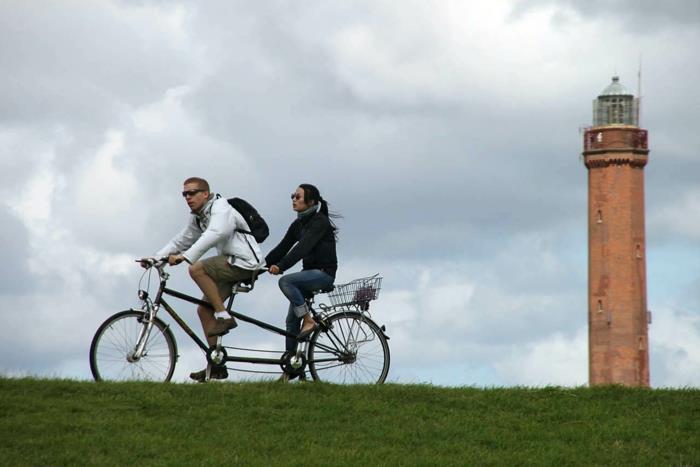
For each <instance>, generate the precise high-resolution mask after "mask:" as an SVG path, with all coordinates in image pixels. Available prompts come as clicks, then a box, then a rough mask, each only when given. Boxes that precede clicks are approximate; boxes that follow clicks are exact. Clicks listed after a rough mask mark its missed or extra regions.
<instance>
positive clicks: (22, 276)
mask: <svg viewBox="0 0 700 467" xmlns="http://www.w3.org/2000/svg"><path fill="white" fill-rule="evenodd" d="M0 225H1V226H2V229H0V244H2V245H3V257H2V270H1V271H0V298H1V297H2V296H3V295H22V294H24V293H26V292H27V291H28V290H31V289H33V288H34V285H35V284H34V280H33V278H32V275H31V274H30V273H29V270H28V268H27V258H28V257H29V232H28V231H27V228H26V227H25V226H24V223H23V222H22V220H21V219H20V218H19V217H17V215H15V214H14V213H12V212H11V211H10V210H8V209H7V208H0Z"/></svg>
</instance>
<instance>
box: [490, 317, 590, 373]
mask: <svg viewBox="0 0 700 467" xmlns="http://www.w3.org/2000/svg"><path fill="white" fill-rule="evenodd" d="M494 366H495V368H496V370H497V371H498V374H499V376H500V377H501V378H502V379H503V381H504V383H505V384H507V385H511V384H518V385H527V386H552V385H554V386H581V385H584V384H586V383H587V382H588V331H587V330H586V329H585V328H580V329H578V330H577V331H576V333H575V334H573V335H564V334H560V333H556V334H554V335H551V336H548V337H547V338H545V339H542V340H540V341H537V342H533V343H527V344H525V345H522V344H521V345H518V346H513V347H512V348H511V350H510V352H509V355H508V356H507V357H506V358H504V359H503V360H501V361H498V362H495V365H494Z"/></svg>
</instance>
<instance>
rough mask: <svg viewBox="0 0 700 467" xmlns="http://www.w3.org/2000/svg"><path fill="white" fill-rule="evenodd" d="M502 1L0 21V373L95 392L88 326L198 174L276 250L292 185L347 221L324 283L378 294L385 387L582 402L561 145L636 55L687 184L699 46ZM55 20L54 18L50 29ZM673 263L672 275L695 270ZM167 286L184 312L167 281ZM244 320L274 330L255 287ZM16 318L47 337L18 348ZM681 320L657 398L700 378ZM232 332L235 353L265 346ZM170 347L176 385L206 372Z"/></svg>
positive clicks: (574, 262)
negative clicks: (330, 280) (423, 386)
mask: <svg viewBox="0 0 700 467" xmlns="http://www.w3.org/2000/svg"><path fill="white" fill-rule="evenodd" d="M512 5H514V3H513V2H508V1H505V0H499V1H497V2H491V3H489V4H488V5H487V4H479V5H475V4H469V3H465V2H458V1H435V2H423V1H414V2H406V3H400V4H399V3H397V2H391V1H387V2H378V1H372V2H359V3H358V2H355V3H353V4H351V5H350V4H346V5H339V4H337V3H330V2H317V3H313V2H312V3H309V4H305V6H304V7H299V5H297V4H296V3H294V2H288V3H285V2H277V3H275V4H274V5H273V4H270V5H268V4H264V3H258V4H256V3H240V4H236V5H235V6H231V4H230V3H227V2H221V3H218V4H217V3H207V4H201V5H199V4H197V5H195V4H188V5H187V6H181V5H172V4H167V3H155V4H153V3H147V4H145V5H142V4H138V5H137V4H134V3H127V4H124V3H118V2H112V3H99V4H95V5H92V6H90V7H88V6H86V5H84V4H80V3H75V4H73V3H68V4H61V5H58V4H57V5H54V6H52V7H49V8H48V9H41V11H39V10H36V9H35V8H30V7H27V6H24V5H23V4H20V3H14V4H12V3H11V2H10V3H6V4H3V5H2V6H0V9H2V10H3V15H2V16H3V17H7V18H9V20H8V24H9V25H14V26H13V27H8V28H5V29H3V30H2V31H1V32H0V36H2V37H0V39H2V40H0V52H1V53H0V57H2V58H1V59H0V60H1V61H2V63H3V64H5V68H6V69H9V70H13V73H11V74H9V75H8V74H6V76H4V78H0V81H2V84H3V86H0V88H1V89H3V90H4V91H2V92H0V104H2V105H1V107H2V108H3V109H7V111H6V112H4V113H3V114H2V115H0V167H1V168H2V174H0V179H2V181H3V184H2V185H1V186H0V194H2V197H3V207H4V208H5V209H10V210H12V212H13V213H16V214H17V216H19V222H21V223H22V224H23V225H24V226H26V235H27V237H28V238H27V242H24V243H27V244H28V246H27V247H26V258H24V261H25V262H26V263H27V264H29V265H30V266H31V268H30V273H31V274H30V276H29V277H27V278H26V279H24V278H23V282H27V283H28V284H31V286H30V290H31V293H30V294H29V296H23V297H21V299H20V298H18V293H19V292H17V293H15V292H13V291H12V290H10V292H8V293H7V294H6V295H3V296H2V303H3V312H4V314H3V316H2V320H3V322H2V324H3V326H0V329H2V331H0V333H2V339H1V340H0V341H2V342H3V343H11V344H12V345H20V344H19V343H23V344H22V345H26V343H27V342H28V343H31V347H32V348H33V350H32V351H31V352H27V353H26V355H20V356H19V357H20V358H14V359H12V360H10V359H8V357H6V356H3V357H0V359H1V360H0V371H9V372H11V373H12V374H15V373H16V372H17V371H20V370H17V369H16V367H15V366H13V365H21V366H22V367H23V368H37V369H38V370H37V371H40V372H42V373H43V374H51V375H54V374H55V373H59V374H65V375H66V376H71V375H75V374H80V375H85V374H86V373H85V369H86V365H87V363H86V362H87V360H86V353H87V345H88V343H89V340H90V338H91V337H92V333H93V332H94V330H95V329H96V327H97V325H98V324H99V323H100V322H101V321H102V320H103V319H104V318H105V317H106V316H107V315H108V314H111V313H113V312H115V311H117V310H119V309H123V308H126V307H128V306H129V305H131V304H133V302H134V300H135V298H134V297H135V295H134V291H135V288H136V283H137V281H138V274H139V271H138V268H137V267H136V266H135V265H134V263H133V262H132V260H133V258H134V257H135V256H137V255H138V254H146V253H149V252H152V251H153V250H155V249H157V248H158V247H160V246H161V245H162V244H163V243H164V242H165V241H167V239H168V238H169V236H171V235H172V234H174V233H175V232H176V231H177V229H179V228H181V226H182V223H183V222H184V221H185V218H186V215H187V211H186V209H185V206H184V204H183V203H182V199H181V198H180V197H179V195H178V192H179V190H180V184H181V182H182V180H184V178H186V177H188V176H191V175H202V176H205V177H208V178H209V179H210V182H211V183H212V185H213V186H215V187H216V190H217V191H221V192H222V193H223V194H227V195H228V194H229V193H230V194H238V195H243V196H244V197H248V198H250V199H251V200H252V201H253V202H254V203H255V204H256V206H258V207H259V208H260V209H261V211H262V212H263V213H264V214H265V215H266V217H267V218H268V221H270V223H271V227H272V230H273V232H274V233H273V237H272V238H271V239H270V240H268V243H266V244H265V245H264V247H265V249H266V250H269V248H271V247H272V246H273V245H274V243H275V242H276V241H277V240H278V239H279V237H280V236H281V235H282V233H283V232H284V229H285V228H286V226H287V225H288V222H290V221H291V219H292V218H293V213H291V212H290V211H289V207H288V193H289V190H291V189H293V187H294V185H293V184H295V183H299V182H300V181H302V180H303V181H307V180H310V181H312V182H314V181H315V182H316V183H317V184H318V185H320V186H322V187H323V189H324V194H325V193H327V194H328V198H329V199H330V200H331V202H333V203H334V206H335V207H339V208H340V210H341V212H343V213H345V214H346V215H347V217H346V219H344V220H343V221H342V223H341V229H342V230H341V243H340V244H339V251H340V253H341V256H340V259H341V269H340V273H339V281H345V280H349V279H352V278H354V277H359V276H362V275H369V274H372V273H375V272H382V273H383V274H384V277H385V280H384V290H383V291H382V293H381V295H380V300H379V301H377V302H376V303H375V304H373V307H372V314H373V316H374V317H375V318H376V320H377V321H378V322H379V323H380V324H386V325H387V329H388V333H389V335H390V336H391V338H392V339H391V341H390V344H391V347H392V357H393V358H392V360H393V366H392V372H391V374H390V379H392V380H398V381H401V382H407V381H426V380H430V381H432V382H434V383H437V384H476V385H480V384H537V385H540V384H565V385H571V384H582V383H583V382H585V374H586V372H585V351H582V350H581V349H582V347H584V348H585V339H584V337H583V335H584V333H583V330H582V329H583V326H584V325H585V319H586V304H585V299H586V289H585V280H586V279H585V239H584V237H585V207H584V204H585V192H584V190H585V169H584V168H583V166H582V165H581V164H580V163H579V162H578V161H577V155H578V153H579V151H580V145H579V143H580V138H579V136H578V135H577V134H576V126H577V125H578V124H584V123H585V122H587V121H589V119H590V100H591V99H592V98H593V97H595V93H597V92H598V91H599V90H600V89H602V88H603V87H604V86H605V85H606V84H607V82H608V79H609V75H611V74H612V73H613V72H614V68H615V63H616V62H617V63H618V68H619V70H618V71H620V74H621V75H622V76H623V81H624V82H625V83H626V84H627V85H628V86H629V87H633V84H632V81H633V77H634V75H635V73H636V66H637V60H638V51H639V50H640V49H643V50H644V60H645V67H646V68H645V70H648V71H647V72H646V73H647V75H646V76H647V80H646V83H647V84H646V86H647V87H646V88H645V94H646V95H647V97H646V98H647V100H646V103H647V106H646V107H645V112H647V114H646V115H648V116H649V118H650V120H649V121H652V120H651V118H654V120H653V122H655V123H654V126H655V128H651V129H650V131H652V133H651V134H652V139H651V141H652V142H655V143H653V144H654V145H655V146H654V147H653V148H652V151H653V152H654V153H658V154H663V155H664V158H663V163H664V167H667V168H671V169H669V170H675V171H676V172H674V173H675V174H676V175H678V174H679V173H680V172H682V174H681V175H683V174H692V173H695V172H697V170H695V169H697V162H696V161H695V160H694V159H692V157H690V156H686V155H684V154H683V157H681V156H679V155H678V154H681V153H689V152H691V151H692V150H693V149H692V148H694V147H695V146H697V144H694V143H695V140H696V139H697V136H696V132H695V131H694V130H693V125H692V122H693V121H694V120H693V118H694V115H693V114H692V112H691V110H692V109H694V107H693V106H692V105H689V104H688V103H692V102H694V101H695V100H697V96H698V94H697V86H695V84H694V83H695V82H696V81H697V80H693V79H692V78H693V77H694V76H696V75H697V73H698V67H697V66H696V65H695V63H696V61H694V60H692V59H694V58H695V51H694V49H693V48H692V47H690V46H688V44H694V43H696V42H697V40H695V39H697V35H698V33H697V32H696V31H689V30H684V31H681V32H680V33H677V31H676V30H675V29H673V28H667V29H663V28H660V29H656V30H655V31H654V32H652V33H648V34H637V33H631V32H630V31H627V30H625V29H624V28H623V26H622V25H620V24H619V22H617V20H616V19H615V20H608V18H606V17H604V16H603V15H599V16H596V17H594V18H593V19H590V18H587V17H585V15H581V14H580V13H578V12H576V11H574V10H571V9H566V10H565V11H564V12H563V13H562V11H561V10H560V9H558V8H555V7H552V6H551V5H548V6H546V7H544V8H540V9H535V10H526V11H525V12H524V13H523V12H521V13H520V14H515V15H513V14H511V13H512V12H511V7H512ZM59 13H60V14H62V15H63V17H64V19H65V21H61V22H56V21H51V20H50V19H51V18H54V17H55V16H56V14H59ZM88 17H89V18H90V20H89V21H88ZM47 28H48V29H47ZM47 37H48V38H51V40H47ZM611 38H614V40H611ZM17 44H21V47H19V48H18V47H17ZM57 50H60V51H66V53H56V51H57ZM668 50H673V51H674V53H673V54H668ZM625 76H627V77H628V78H624V77H625ZM677 76H683V77H684V78H685V79H677V78H675V77H677ZM687 109H691V110H687ZM683 110H686V112H685V114H683ZM572 121H573V122H574V123H571V122H572ZM684 125H685V126H684ZM569 131H570V133H568V132H569ZM654 135H657V136H661V135H663V137H654ZM676 153H678V154H676ZM669 154H670V155H671V156H672V157H670V156H669ZM679 158H682V159H683V160H684V164H685V165H683V166H679V165H677V162H678V160H679ZM661 161H662V160H661V159H659V162H661ZM659 167H661V164H659ZM679 167H680V168H679ZM673 168H675V169H673ZM647 170H657V169H656V166H655V165H654V164H650V166H649V167H648V169H647ZM649 181H650V183H651V184H652V186H651V188H652V190H651V191H650V192H653V190H654V189H656V190H664V191H667V190H668V191H672V192H674V193H675V192H680V193H683V195H680V196H676V197H673V199H672V200H671V201H660V202H658V203H657V204H656V206H657V207H655V211H654V212H652V213H651V216H650V225H651V226H652V227H653V228H654V229H655V230H656V231H658V232H661V233H662V235H665V236H668V235H669V233H671V234H673V235H678V236H682V237H683V238H684V239H685V240H690V242H695V240H697V239H698V238H700V227H699V226H698V224H697V222H696V221H695V219H696V218H700V211H698V209H697V206H700V192H698V191H697V189H696V187H695V185H693V183H695V181H694V180H692V183H691V182H688V181H687V180H686V181H685V182H683V181H678V180H677V179H676V178H674V184H672V186H669V185H668V184H667V182H666V181H663V180H661V181H658V180H657V181H654V180H653V179H652V178H650V179H649ZM285 199H286V200H287V201H284V200H285ZM577 210H580V212H579V213H578V214H577ZM5 218H7V219H10V220H14V217H13V216H10V215H8V216H6V217H5ZM5 218H3V219H5ZM577 219H580V221H577ZM660 226H663V228H660ZM12 232H24V231H23V230H21V229H15V230H13V231H12ZM11 235H14V233H13V234H11ZM18 235H19V234H18ZM22 235H24V233H22ZM24 243H21V244H20V243H18V245H20V246H21V248H20V247H18V248H17V249H18V251H20V250H21V251H20V253H18V254H17V256H18V257H22V256H24V255H25V253H24V250H25V248H24ZM678 248H679V251H680V253H679V254H678V255H676V256H674V257H679V258H685V261H687V262H688V264H690V263H691V262H692V261H694V260H695V258H692V257H690V256H692V255H684V254H683V253H684V252H687V251H694V250H692V247H691V248H690V249H688V248H686V249H683V247H682V246H679V247H678ZM653 253H654V252H653V251H650V257H652V256H653ZM649 267H650V268H655V267H656V266H655V265H654V264H653V263H650V264H649ZM25 269H26V268H25ZM689 269H690V268H686V270H689ZM15 273H16V272H15V271H11V270H3V271H2V277H3V278H11V277H14V275H15ZM650 275H651V274H650ZM688 280H689V281H692V279H691V278H689V279H688ZM172 281H173V285H174V286H175V287H176V288H182V289H183V290H185V291H187V292H190V293H196V292H195V290H196V289H195V286H194V285H193V284H192V282H191V281H190V280H189V278H188V277H187V274H186V272H185V270H184V269H183V268H180V269H178V270H176V272H175V273H174V274H173V279H172ZM4 290H9V288H6V289H4ZM683 293H684V294H685V295H684V296H685V297H687V296H689V294H692V293H693V292H692V291H690V292H683ZM681 298H682V297H681ZM240 306H241V309H242V310H246V311H249V312H250V314H251V315H253V316H256V317H259V318H261V319H265V320H268V321H270V322H273V323H277V324H279V325H283V321H284V314H285V311H286V304H285V302H284V298H283V297H282V296H281V294H280V292H279V290H278V288H277V286H276V283H275V281H274V280H272V279H271V278H269V277H267V278H264V279H262V282H261V283H260V284H259V286H258V288H257V289H256V291H255V293H253V294H251V295H250V296H248V297H245V298H243V299H242V300H241V302H240ZM180 308H181V312H182V314H183V316H184V317H186V319H187V320H188V322H191V323H192V325H193V326H194V327H195V329H198V326H199V325H198V323H197V321H196V318H195V316H194V313H192V310H191V307H189V306H187V305H186V306H181V307H180ZM659 309H664V306H663V303H662V304H659ZM27 314H32V315H36V316H37V317H38V319H39V322H41V323H45V325H46V326H45V327H42V329H40V330H38V331H37V332H35V333H33V335H28V333H27V331H26V329H25V327H24V325H23V321H22V317H23V316H26V315H27ZM694 316H695V315H694V314H692V313H690V314H688V315H687V316H686V315H684V316H680V317H676V318H678V319H677V320H676V321H674V324H679V325H680V324H682V326H683V329H684V331H682V332H676V333H672V329H673V326H672V325H671V324H664V323H663V322H661V324H659V318H658V317H657V319H656V320H655V324H654V325H653V326H652V358H653V359H655V360H654V362H655V363H654V365H655V366H654V367H653V369H654V372H653V373H652V381H653V382H654V384H656V385H665V384H697V382H696V381H695V380H693V379H692V378H691V379H690V380H688V378H687V377H685V376H684V375H687V374H691V373H694V374H698V371H697V362H696V360H695V359H694V355H697V354H698V353H699V352H698V349H697V333H696V332H695V331H694V330H693V329H695V328H697V323H696V321H693V320H694ZM667 327H668V329H667ZM239 331H240V333H237V334H236V336H234V337H235V338H234V339H233V340H234V341H236V342H239V341H240V342H249V343H251V344H253V345H256V344H260V345H264V346H270V347H273V348H276V347H277V346H281V338H278V337H277V336H272V338H270V336H268V335H266V334H264V333H263V334H259V333H258V332H257V331H254V330H252V328H247V327H244V326H241V329H240V330H239ZM57 334H60V335H57ZM670 336H675V337H676V339H675V340H672V339H671V337H670ZM185 339H186V337H182V338H179V339H178V340H179V341H180V342H179V343H180V345H181V348H182V349H183V350H182V352H183V359H182V361H181V362H180V365H178V370H177V371H178V372H177V374H176V378H177V379H179V380H184V379H186V375H187V373H188V372H189V371H192V370H195V369H199V368H200V365H201V363H202V358H201V354H200V353H199V351H198V350H196V349H195V348H194V347H192V346H190V345H189V344H188V343H187V341H186V340H185ZM7 345H9V344H7ZM6 348H7V347H3V349H6ZM52 349H53V350H52ZM55 349H62V350H61V352H55V351H54V350H55ZM654 349H658V351H655V350H654ZM655 352H656V353H655ZM49 353H50V354H51V355H55V357H52V358H51V359H46V358H42V355H47V354H49ZM0 354H2V353H0ZM655 355H656V356H655ZM81 362H83V365H85V366H81ZM688 381H690V383H688Z"/></svg>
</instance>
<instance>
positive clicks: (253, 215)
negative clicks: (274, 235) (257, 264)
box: [226, 198, 270, 243]
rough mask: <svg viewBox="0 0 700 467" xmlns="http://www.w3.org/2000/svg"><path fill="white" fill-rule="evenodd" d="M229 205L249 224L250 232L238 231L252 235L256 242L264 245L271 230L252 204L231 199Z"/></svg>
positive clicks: (239, 199)
mask: <svg viewBox="0 0 700 467" xmlns="http://www.w3.org/2000/svg"><path fill="white" fill-rule="evenodd" d="M226 201H228V204H230V205H231V207H232V208H233V209H235V210H236V211H238V213H239V214H240V215H241V216H243V219H245V221H246V222H247V223H248V227H250V231H247V230H241V229H236V231H237V232H241V233H244V234H249V235H252V236H253V237H254V238H255V241H256V242H258V243H262V242H264V241H265V239H266V238H267V237H268V236H269V235H270V229H269V228H268V227H267V222H265V219H263V218H262V216H261V215H260V213H258V211H257V209H255V208H254V207H253V206H251V204H250V203H249V202H248V201H246V200H244V199H241V198H229V199H227V200H226Z"/></svg>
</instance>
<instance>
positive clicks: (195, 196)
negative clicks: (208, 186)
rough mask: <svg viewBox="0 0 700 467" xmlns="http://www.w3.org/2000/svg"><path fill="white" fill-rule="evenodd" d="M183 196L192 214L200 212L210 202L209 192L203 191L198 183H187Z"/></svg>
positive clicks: (183, 189)
mask: <svg viewBox="0 0 700 467" xmlns="http://www.w3.org/2000/svg"><path fill="white" fill-rule="evenodd" d="M182 196H184V197H185V201H186V202H187V206H189V207H190V211H192V212H199V210H200V209H202V207H203V206H204V205H205V204H207V201H208V200H209V192H208V191H205V190H201V189H200V188H199V185H197V184H196V183H185V185H184V186H183V188H182Z"/></svg>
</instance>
